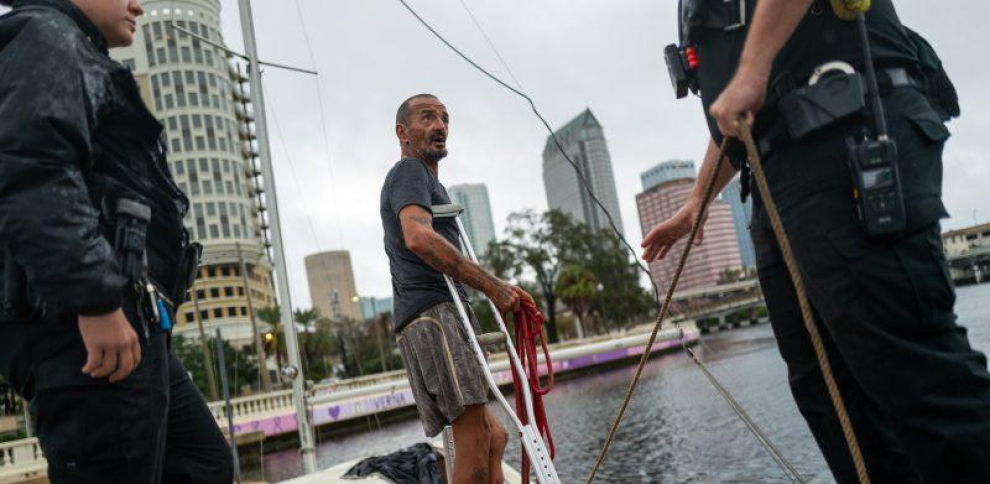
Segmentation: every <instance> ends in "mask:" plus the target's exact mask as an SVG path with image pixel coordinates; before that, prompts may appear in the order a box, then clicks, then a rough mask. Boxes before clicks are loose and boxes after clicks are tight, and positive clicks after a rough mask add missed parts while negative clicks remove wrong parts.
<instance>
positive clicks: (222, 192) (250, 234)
mask: <svg viewBox="0 0 990 484" xmlns="http://www.w3.org/2000/svg"><path fill="white" fill-rule="evenodd" d="M143 4H144V9H145V15H144V16H143V17H141V18H140V19H139V20H138V28H137V34H136V36H135V41H134V44H133V45H132V46H131V47H128V48H124V49H115V50H113V51H111V54H112V55H113V57H114V58H115V59H117V60H119V61H120V62H122V63H123V64H125V65H126V66H128V67H129V68H130V69H131V70H132V71H133V72H134V75H135V78H136V79H137V81H138V85H139V87H140V89H141V93H142V96H143V97H144V100H145V103H146V105H147V106H148V108H149V109H150V110H151V111H152V113H154V115H155V117H157V118H158V120H159V121H160V122H161V123H162V125H163V126H164V127H165V137H164V141H165V144H166V146H167V147H168V152H169V153H168V165H169V169H170V170H171V171H172V174H173V175H174V176H175V179H176V182H177V183H178V185H179V188H180V189H182V191H183V192H184V193H185V194H186V195H187V196H188V197H189V199H190V202H191V203H190V206H191V209H190V213H189V216H188V217H187V218H186V220H185V222H186V223H185V225H186V228H187V229H188V230H189V233H190V236H191V237H192V239H193V240H196V241H199V242H200V243H202V244H203V246H204V249H205V250H204V253H203V263H202V265H201V270H200V273H199V277H198V279H197V281H196V285H195V288H194V290H195V294H194V296H195V297H190V298H189V301H188V302H187V303H186V304H184V305H183V306H182V307H181V308H180V309H179V311H178V317H177V320H178V321H177V322H176V329H175V331H176V333H178V334H182V335H184V336H187V337H192V338H197V337H198V335H199V333H198V329H197V328H196V325H195V322H196V318H197V317H198V318H199V319H201V321H202V322H203V324H204V326H205V327H206V331H207V333H208V334H211V333H212V331H213V328H216V327H219V328H221V331H222V333H223V335H224V337H225V338H226V339H228V340H231V341H232V342H234V343H235V344H249V343H251V342H252V333H251V314H250V309H249V308H250V307H251V306H253V307H254V309H255V310H257V309H258V308H261V307H265V306H273V305H275V304H276V301H275V292H274V289H273V285H272V265H271V262H270V259H269V255H268V250H267V248H268V245H269V244H268V242H267V240H268V239H267V234H266V230H267V228H268V227H267V223H266V221H265V208H264V200H263V196H262V191H263V189H262V182H261V178H260V176H261V174H260V170H259V169H258V168H257V167H258V165H257V150H256V144H255V141H254V134H253V133H254V126H253V119H252V116H251V110H250V105H249V102H250V101H249V100H248V99H247V96H246V94H245V93H246V91H247V87H246V84H245V83H246V79H245V78H244V76H243V75H242V74H241V73H240V68H239V66H238V65H236V64H235V63H234V62H233V61H232V60H231V59H230V56H229V55H227V54H226V53H225V52H224V51H223V50H222V49H220V48H218V47H216V46H214V45H211V44H210V42H212V43H216V44H219V45H224V43H223V36H222V35H221V33H220V2H219V1H218V0H146V1H144V2H143ZM201 38H202V39H203V40H201ZM207 40H208V41H209V42H207ZM241 258H243V260H244V262H245V264H244V266H245V267H246V268H247V278H246V280H247V283H246V284H245V282H244V281H245V278H244V277H243V276H242V274H241ZM245 286H247V287H245ZM248 297H250V298H251V303H252V304H250V305H249V304H248ZM258 324H259V325H262V329H263V330H264V329H266V328H267V326H264V325H263V323H261V322H260V321H259V322H258Z"/></svg>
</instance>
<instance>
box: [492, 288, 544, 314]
mask: <svg viewBox="0 0 990 484" xmlns="http://www.w3.org/2000/svg"><path fill="white" fill-rule="evenodd" d="M486 295H487V296H488V298H489V299H491V300H492V302H493V303H495V307H497V308H498V312H500V313H502V314H503V315H506V314H512V313H515V312H516V311H518V310H519V307H520V306H521V305H522V302H523V301H529V302H530V303H533V296H530V295H529V293H527V292H526V291H524V290H522V289H521V288H520V287H518V286H513V285H512V284H509V283H508V282H505V281H501V282H500V283H499V284H498V285H497V286H495V287H494V288H493V290H492V291H491V292H490V294H486ZM534 304H535V303H534Z"/></svg>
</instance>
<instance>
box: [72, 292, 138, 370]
mask: <svg viewBox="0 0 990 484" xmlns="http://www.w3.org/2000/svg"><path fill="white" fill-rule="evenodd" d="M79 333H80V334H81V335H82V339H83V344H84V345H85V346H86V353H87V358H86V364H85V365H84V366H83V367H82V372H83V373H85V374H87V375H89V376H91V377H93V378H105V377H107V376H110V382H111V383H116V382H119V381H121V380H123V379H124V378H127V375H130V374H131V372H132V371H134V368H137V366H138V363H140V362H141V342H140V340H139V339H138V336H137V333H135V332H134V328H132V327H131V323H130V322H128V321H127V317H126V316H124V311H122V310H120V309H118V310H116V311H114V312H112V313H107V314H103V315H100V316H83V315H80V316H79Z"/></svg>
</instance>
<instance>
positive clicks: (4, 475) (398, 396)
mask: <svg viewBox="0 0 990 484" xmlns="http://www.w3.org/2000/svg"><path fill="white" fill-rule="evenodd" d="M681 328H682V329H672V328H670V329H664V330H662V331H661V332H660V334H659V335H658V337H657V341H656V343H655V344H654V346H653V350H652V352H653V353H661V352H665V351H669V350H670V349H671V348H677V347H680V346H681V345H682V344H693V343H695V342H697V340H698V334H699V333H698V330H697V329H696V328H695V327H694V326H693V325H690V324H687V325H683V326H682V327H681ZM650 329H651V328H648V327H640V328H637V329H634V330H630V331H628V332H625V333H621V334H610V335H604V336H599V337H595V338H587V339H584V340H572V341H568V342H565V343H561V344H557V345H552V346H551V348H550V359H551V360H552V362H553V370H554V373H555V374H560V375H563V374H567V373H570V372H576V371H589V370H592V369H593V368H594V367H597V366H602V365H609V364H616V363H618V362H621V361H623V360H629V359H631V358H635V357H638V356H640V355H642V354H643V352H644V351H645V349H646V343H647V342H648V340H649V336H650V333H649V330H650ZM539 361H540V371H541V374H546V372H547V367H546V364H545V362H544V361H543V358H542V355H541V357H540V360H539ZM491 368H492V371H493V373H494V374H495V380H496V381H497V382H498V383H499V385H500V386H503V387H505V386H507V385H511V383H512V376H511V372H510V371H509V366H508V359H507V358H506V356H505V354H504V353H501V354H497V355H493V356H492V358H491ZM308 403H309V408H310V418H311V419H312V422H313V425H315V426H317V427H324V426H333V425H336V424H342V423H345V422H348V421H351V420H354V419H360V418H365V417H369V416H373V415H377V414H379V413H384V412H391V411H394V410H400V409H403V408H407V407H412V406H413V405H414V401H413V396H412V391H411V389H410V388H409V382H408V380H407V379H406V375H405V371H403V370H399V371H393V372H387V373H381V374H378V375H371V376H366V377H360V378H353V379H349V380H344V381H341V382H337V383H330V384H319V385H314V386H313V387H312V388H311V389H310V391H309V395H308ZM209 406H210V410H211V411H212V412H213V415H214V417H215V418H216V420H217V424H218V425H219V426H220V427H221V428H223V429H226V428H227V418H226V413H225V404H224V402H222V401H220V402H211V403H209ZM231 410H232V414H233V421H234V434H235V436H236V439H237V441H238V442H239V443H241V444H244V443H249V442H257V441H259V440H262V439H265V438H270V437H277V436H288V434H295V433H296V432H297V420H296V411H295V406H294V404H293V402H292V392H291V390H284V391H276V392H271V393H264V394H258V395H251V396H247V397H240V398H234V399H232V400H231ZM46 466H47V464H46V462H45V459H44V456H43V455H42V452H41V448H40V446H39V445H38V442H37V439H22V440H17V441H13V442H7V443H3V444H0V484H13V483H23V482H46V481H45V480H44V474H45V469H46Z"/></svg>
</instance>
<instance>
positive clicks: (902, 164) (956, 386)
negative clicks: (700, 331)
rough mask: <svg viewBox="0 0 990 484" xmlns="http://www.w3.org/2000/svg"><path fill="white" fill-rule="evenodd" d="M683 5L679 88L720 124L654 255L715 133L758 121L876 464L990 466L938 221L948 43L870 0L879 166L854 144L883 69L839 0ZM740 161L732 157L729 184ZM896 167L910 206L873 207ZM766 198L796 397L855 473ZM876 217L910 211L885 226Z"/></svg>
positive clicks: (870, 131) (983, 476)
mask: <svg viewBox="0 0 990 484" xmlns="http://www.w3.org/2000/svg"><path fill="white" fill-rule="evenodd" d="M840 12H841V11H840ZM680 13H681V15H680V19H681V33H682V38H681V42H680V44H679V45H678V46H676V47H677V48H676V50H677V53H678V54H680V57H674V58H672V59H671V58H670V57H669V59H670V60H673V64H672V66H673V67H674V68H672V75H673V77H674V80H675V81H677V82H679V83H680V87H681V94H684V91H685V90H686V89H688V88H690V89H694V90H697V91H700V96H701V99H702V104H703V106H704V108H705V114H706V116H707V120H708V125H709V130H710V132H711V137H712V139H711V141H710V142H709V146H708V151H707V154H706V156H705V160H704V163H703V165H702V167H701V170H700V174H699V177H698V180H699V183H697V184H696V186H695V189H694V192H693V194H692V195H691V197H690V199H689V200H688V202H687V203H686V204H685V205H684V206H683V208H681V210H680V211H679V212H678V213H677V214H676V215H674V216H673V217H672V218H671V219H669V220H667V221H665V222H663V223H661V224H659V225H658V226H656V227H655V228H654V229H653V230H652V231H651V232H650V233H649V234H647V236H646V237H645V240H644V242H643V247H644V249H645V250H644V254H643V258H644V259H646V260H654V259H656V258H658V257H664V256H665V255H666V254H667V252H668V251H669V250H670V248H671V246H672V245H673V243H674V242H676V241H677V240H678V239H679V238H681V237H682V236H684V235H685V234H686V233H687V232H688V231H689V230H690V228H691V224H692V221H693V220H694V218H695V216H696V215H697V214H698V212H699V211H700V205H701V203H700V200H701V197H702V196H703V190H704V186H703V185H704V182H705V181H707V180H708V177H709V176H711V174H712V172H713V171H714V167H715V166H716V163H715V162H716V154H717V151H718V148H717V144H718V143H720V142H721V141H722V137H723V136H737V135H738V133H739V129H740V123H739V119H746V120H747V121H748V122H749V123H751V124H754V125H755V126H754V137H755V139H757V141H758V144H759V147H760V150H761V158H762V160H763V164H764V167H765V172H766V176H767V178H768V181H769V185H770V191H771V193H772V195H773V198H774V200H775V202H776V204H777V207H778V209H779V211H780V216H781V218H782V221H783V225H784V229H785V231H786V233H787V234H788V237H789V238H790V241H791V245H792V248H793V252H794V256H795V258H796V262H797V264H798V267H799V269H800V271H801V273H802V276H803V278H804V283H805V286H806V288H807V292H808V297H809V299H810V301H811V304H812V306H813V310H814V313H815V319H816V322H817V324H818V325H819V327H820V328H821V329H822V331H821V333H822V336H823V338H824V339H825V346H826V350H827V354H828V356H829V359H830V360H831V364H832V369H833V372H834V373H835V378H836V380H837V383H838V386H839V388H840V390H841V393H842V396H843V399H844V401H845V405H846V407H847V409H848V413H849V415H850V418H851V420H852V424H853V427H854V429H855V432H856V436H857V438H858V441H859V444H860V446H861V448H862V453H863V456H864V459H865V461H866V468H867V470H868V473H869V475H870V477H871V479H872V481H873V482H897V483H901V482H928V483H976V482H983V483H985V482H990V375H988V373H987V369H986V359H985V357H984V355H983V354H981V353H979V352H977V351H974V350H973V349H972V348H971V347H970V345H969V341H968V340H967V337H966V329H965V328H963V327H961V326H958V325H957V324H956V322H955V319H956V317H955V315H954V313H953V305H954V302H955V294H954V289H953V286H952V282H951V279H950V278H949V273H948V268H947V264H946V260H945V256H944V254H943V251H942V242H941V238H940V229H939V219H940V218H942V217H945V216H946V215H947V214H946V211H945V209H944V207H943V205H942V202H941V198H940V197H941V182H942V149H943V145H944V143H945V141H946V139H947V138H948V137H949V132H948V130H947V128H946V127H945V125H944V124H943V118H942V117H940V116H939V113H943V114H944V113H950V114H952V113H956V114H957V113H958V106H954V105H953V104H952V98H953V96H947V95H945V94H946V92H945V90H944V88H945V86H946V84H945V81H946V78H945V77H944V73H942V72H940V71H938V69H931V68H930V67H932V65H931V64H930V63H927V62H926V61H930V60H931V58H932V57H933V52H932V51H930V50H928V49H927V44H926V43H924V42H923V41H921V40H920V39H919V38H917V37H916V36H915V34H913V33H912V32H911V31H909V30H907V29H906V28H905V27H903V26H902V25H901V23H900V21H899V19H898V17H897V14H896V12H895V10H894V7H893V5H892V3H891V0H874V1H873V6H872V9H871V10H870V11H869V12H868V14H867V15H866V22H865V24H866V30H867V31H868V38H869V45H870V47H871V48H872V54H873V65H874V66H875V68H876V76H875V77H876V78H877V80H878V86H879V87H878V89H877V91H878V95H879V97H880V100H881V104H882V108H883V109H882V111H883V113H882V116H883V119H884V121H886V125H887V126H886V130H887V131H888V134H889V139H890V140H892V142H891V144H896V155H895V156H893V157H889V159H891V160H893V161H892V164H893V167H891V166H887V171H884V172H882V173H883V174H884V175H885V176H882V177H879V178H878V177H876V176H873V177H872V178H871V176H870V175H871V172H868V170H867V171H863V170H859V169H858V168H857V166H858V165H857V160H858V159H854V158H855V156H856V153H857V149H859V147H860V146H865V145H866V144H869V143H874V144H875V143H878V141H877V140H879V139H883V138H884V137H882V136H878V135H877V134H878V133H877V128H876V126H877V123H876V119H875V117H876V116H877V114H876V113H877V112H878V111H877V110H871V109H870V108H869V103H868V102H866V101H865V98H866V97H867V94H866V93H863V92H861V91H863V86H867V85H868V84H869V83H864V82H860V80H862V79H866V77H863V74H862V73H863V72H864V70H865V67H866V66H865V63H864V58H865V54H864V50H863V43H862V42H861V41H860V38H859V37H858V35H857V34H858V33H859V31H858V28H857V27H858V26H857V24H856V23H855V22H849V21H846V20H843V19H841V18H839V16H838V14H837V13H836V12H835V11H833V9H832V8H830V6H829V3H828V2H826V1H824V0H758V1H753V0H749V1H746V0H727V1H723V0H683V2H682V5H681V12H680ZM668 50H671V48H668ZM679 61H680V62H682V64H684V65H683V66H681V67H685V68H684V69H682V70H681V71H677V69H676V68H677V67H678V66H679V64H678V62H679ZM829 62H833V63H832V64H827V63H829ZM823 65H825V68H823V69H818V70H817V71H816V68H818V67H819V66H823ZM935 67H937V65H936V66H935ZM856 76H860V77H856ZM851 79H852V80H856V82H846V81H849V80H851ZM832 81H834V82H833V83H832V84H831V86H830V87H832V88H835V89H832V90H825V91H826V92H822V91H823V90H820V89H816V88H814V87H813V86H810V85H809V84H816V83H823V82H832ZM866 91H867V92H868V91H869V89H866ZM830 96H831V97H830ZM933 104H934V105H933ZM822 113H826V114H825V115H821V114H822ZM885 153H886V152H885ZM885 157H887V155H886V154H882V155H881V156H879V157H878V158H877V159H880V160H883V159H886V158H885ZM734 158H744V156H739V155H736V154H734ZM736 161H740V160H736ZM873 174H875V173H873ZM734 175H735V171H734V170H733V169H732V168H731V167H729V166H728V165H723V168H722V169H721V170H720V171H719V172H718V173H717V174H716V188H717V189H718V190H721V189H722V188H723V187H724V186H725V185H726V184H727V183H728V181H729V180H730V179H731V178H732V177H733V176H734ZM856 177H860V178H856ZM864 180H866V182H867V183H866V185H864V184H863V183H864ZM881 185H882V186H885V187H887V190H888V191H887V192H886V193H889V194H890V195H891V197H894V198H890V199H884V200H881V202H883V206H884V207H888V208H889V207H891V206H895V205H896V204H900V205H897V206H898V207H902V209H901V210H902V211H900V212H896V211H895V212H896V213H895V212H891V213H895V215H897V216H900V217H901V219H900V220H899V221H898V220H894V219H895V218H896V217H894V218H889V217H888V218H878V219H876V220H874V219H873V218H870V216H871V214H872V212H870V210H872V209H871V208H869V207H867V208H866V209H865V208H864V204H865V203H866V202H868V200H866V197H865V196H864V195H863V193H862V192H861V191H860V192H854V186H855V187H857V188H859V189H861V190H862V189H863V188H864V187H865V188H868V189H869V188H871V187H875V186H881ZM854 193H859V195H860V196H859V198H857V197H856V196H854ZM871 207H872V206H871ZM753 211H754V214H753V222H752V225H751V228H750V230H751V234H752V237H753V241H754V244H755V246H756V253H757V254H756V255H757V264H758V269H759V278H760V283H761V285H762V287H763V292H764V295H765V297H766V302H767V307H768V310H769V312H770V321H771V324H772V326H773V330H774V333H775V335H776V338H777V342H778V345H779V348H780V352H781V356H782V357H783V359H784V361H785V362H786V364H787V368H788V375H789V383H790V386H791V391H792V393H793V395H794V399H795V401H796V403H797V405H798V408H799V410H800V411H801V414H802V415H803V416H804V418H805V420H806V421H807V423H808V426H809V427H810V428H811V431H812V434H813V435H814V437H815V439H816V441H817V442H818V445H819V447H820V448H821V450H822V453H823V454H824V456H825V459H826V461H827V462H828V465H829V467H830V468H831V470H832V473H833V474H834V476H835V478H836V479H837V480H838V481H839V482H856V481H857V474H856V472H855V470H854V468H853V462H852V460H851V457H850V453H849V451H848V450H847V446H846V443H845V441H844V438H843V434H842V431H841V429H840V426H839V422H838V419H837V416H836V413H835V411H834V409H833V406H832V403H831V401H830V399H829V395H828V392H827V389H826V387H825V383H824V380H823V377H822V373H821V371H820V369H819V366H818V363H817V360H816V357H815V353H814V350H813V348H812V345H811V342H810V339H809V336H808V334H807V331H806V330H805V328H804V325H803V322H802V317H801V313H800V310H799V307H798V304H797V300H796V296H795V293H794V288H793V285H792V282H791V280H790V278H789V276H788V272H787V270H786V268H785V265H784V261H783V258H782V256H781V252H780V248H779V246H778V244H777V241H776V240H775V238H774V236H773V232H772V231H771V226H770V222H769V219H768V217H767V214H766V212H765V210H764V204H763V203H762V201H761V199H760V197H759V196H754V209H753ZM874 215H875V214H874ZM878 220H879V221H881V222H885V223H886V222H890V221H891V220H894V221H895V222H897V223H895V224H893V228H892V229H889V230H876V226H875V223H876V222H877V221H878ZM888 228H889V227H888Z"/></svg>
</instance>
